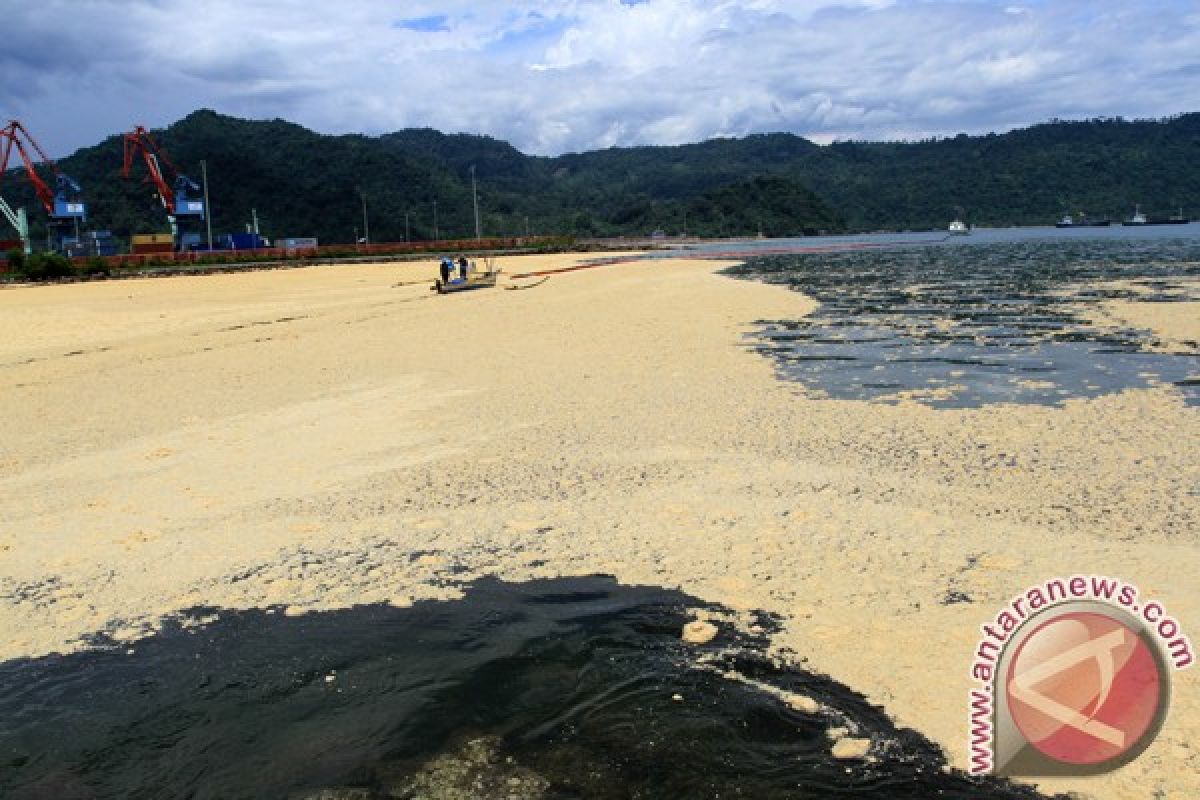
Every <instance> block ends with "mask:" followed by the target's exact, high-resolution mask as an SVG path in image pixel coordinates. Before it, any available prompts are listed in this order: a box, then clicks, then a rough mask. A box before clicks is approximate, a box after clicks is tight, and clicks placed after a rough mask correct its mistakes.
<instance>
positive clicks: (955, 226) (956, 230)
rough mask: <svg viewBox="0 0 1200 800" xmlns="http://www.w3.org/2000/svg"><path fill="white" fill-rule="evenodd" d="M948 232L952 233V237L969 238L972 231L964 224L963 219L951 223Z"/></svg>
mask: <svg viewBox="0 0 1200 800" xmlns="http://www.w3.org/2000/svg"><path fill="white" fill-rule="evenodd" d="M947 230H948V231H949V232H950V235H951V236H969V235H970V234H971V229H970V228H968V227H967V223H965V222H963V221H962V220H961V219H956V220H954V221H953V222H951V223H950V227H949V228H947Z"/></svg>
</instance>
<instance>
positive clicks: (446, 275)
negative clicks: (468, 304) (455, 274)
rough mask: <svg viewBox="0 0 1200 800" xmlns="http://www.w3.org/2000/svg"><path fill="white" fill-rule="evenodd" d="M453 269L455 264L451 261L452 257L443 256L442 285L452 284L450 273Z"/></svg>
mask: <svg viewBox="0 0 1200 800" xmlns="http://www.w3.org/2000/svg"><path fill="white" fill-rule="evenodd" d="M453 269H454V262H453V261H452V260H450V257H449V256H442V264H441V272H442V283H443V284H446V283H449V282H450V271H451V270H453Z"/></svg>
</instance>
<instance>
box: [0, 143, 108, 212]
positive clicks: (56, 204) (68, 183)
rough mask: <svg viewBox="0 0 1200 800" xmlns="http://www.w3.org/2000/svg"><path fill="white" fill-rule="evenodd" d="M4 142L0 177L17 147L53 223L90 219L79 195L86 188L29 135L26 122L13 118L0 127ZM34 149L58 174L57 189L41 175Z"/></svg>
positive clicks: (55, 183)
mask: <svg viewBox="0 0 1200 800" xmlns="http://www.w3.org/2000/svg"><path fill="white" fill-rule="evenodd" d="M0 142H3V149H2V150H0V176H3V175H4V173H5V172H6V171H7V170H8V161H9V159H10V158H11V157H12V152H13V150H16V151H17V155H18V156H20V157H21V163H22V164H23V165H24V167H25V174H26V175H28V176H29V182H30V183H32V184H33V191H34V192H35V193H36V194H37V198H38V200H39V201H41V204H42V206H43V207H44V208H45V209H46V214H47V215H48V216H49V217H50V220H51V222H55V223H62V222H67V221H72V220H82V219H86V218H87V207H86V206H85V205H84V203H83V201H82V200H81V199H80V198H79V194H80V192H81V191H82V190H81V189H80V188H79V184H78V183H76V182H75V180H74V179H73V178H71V177H70V176H68V175H67V174H66V173H64V172H63V171H62V170H60V169H59V168H58V165H57V164H55V163H54V161H53V160H51V158H50V157H49V156H47V155H46V153H45V151H44V150H42V148H41V146H40V145H39V144H38V143H37V140H36V139H34V138H33V137H32V136H30V135H29V131H27V130H25V126H24V125H22V124H21V123H20V122H18V121H17V120H15V119H14V120H10V121H9V123H8V124H7V125H5V126H4V127H3V128H0ZM30 151H32V152H33V153H34V154H36V155H37V156H38V158H40V159H41V161H42V163H43V164H45V165H46V166H47V167H49V168H50V171H51V172H52V173H54V190H53V191H51V189H50V187H49V186H47V185H46V182H45V181H44V180H42V177H41V176H40V175H38V173H37V169H36V168H35V163H34V160H33V157H32V156H31V155H30Z"/></svg>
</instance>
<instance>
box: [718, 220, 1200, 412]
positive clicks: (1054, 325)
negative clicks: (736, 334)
mask: <svg viewBox="0 0 1200 800" xmlns="http://www.w3.org/2000/svg"><path fill="white" fill-rule="evenodd" d="M731 272H732V273H733V274H737V275H744V276H748V277H754V278H758V279H761V280H765V281H769V282H772V283H785V284H787V285H789V286H792V287H794V288H796V289H798V290H799V291H802V292H804V293H806V294H809V295H811V296H813V297H815V298H816V299H817V300H819V301H820V302H821V307H820V309H819V310H817V312H816V313H814V314H813V315H812V316H811V317H809V318H806V319H799V320H774V321H768V322H765V323H764V324H765V325H766V328H765V330H764V331H763V332H762V334H761V341H762V344H761V345H759V346H758V348H757V349H758V350H760V351H761V352H763V353H766V354H769V355H771V356H773V357H774V358H776V359H777V360H778V362H779V363H780V365H781V371H782V373H783V375H784V376H785V377H788V378H791V379H795V380H799V381H801V382H803V383H804V384H805V385H806V386H808V387H809V388H811V389H813V390H817V391H819V392H823V393H826V394H828V395H829V396H832V397H836V398H843V399H863V400H876V401H896V400H900V399H904V398H910V399H913V400H917V401H920V402H925V403H928V404H930V405H933V406H936V407H977V406H981V405H985V404H988V403H997V402H1010V403H1040V404H1054V403H1060V402H1062V401H1063V400H1066V399H1068V398H1075V397H1096V396H1099V395H1102V394H1107V393H1110V392H1116V391H1121V390H1123V389H1126V388H1131V387H1144V386H1149V385H1153V384H1157V383H1166V384H1174V385H1176V386H1178V387H1179V389H1180V391H1181V392H1183V394H1184V397H1185V399H1186V400H1187V402H1188V403H1189V404H1195V403H1196V402H1197V401H1198V400H1200V387H1198V386H1197V383H1198V381H1197V379H1196V378H1197V375H1198V374H1200V359H1198V353H1200V349H1198V348H1197V346H1196V343H1191V345H1192V346H1190V347H1184V348H1182V349H1181V351H1180V352H1173V353H1156V352H1149V351H1147V350H1146V349H1145V346H1146V345H1147V344H1148V343H1149V342H1150V341H1151V339H1152V337H1151V335H1150V334H1149V333H1148V332H1147V331H1141V330H1133V329H1116V328H1102V327H1097V326H1094V325H1091V324H1089V323H1088V322H1087V320H1086V319H1084V316H1083V315H1081V314H1080V313H1079V309H1080V308H1081V307H1086V306H1087V305H1088V304H1091V303H1097V302H1099V301H1101V300H1105V299H1121V298H1129V297H1133V296H1136V297H1137V298H1138V299H1139V300H1140V301H1143V302H1160V303H1170V302H1179V301H1184V300H1200V296H1198V295H1197V292H1196V289H1195V284H1194V283H1189V282H1181V281H1180V279H1181V278H1195V277H1197V276H1200V239H1196V238H1190V239H1188V238H1184V239H1174V240H1172V239H1163V238H1157V239H1145V240H1138V239H1109V240H1066V241H1063V240H1049V241H1047V240H1040V241H1039V240H1028V241H1006V242H983V243H966V242H962V241H957V242H955V241H951V242H944V243H938V244H932V245H918V246H894V247H887V248H877V249H870V250H851V251H846V252H836V253H821V254H808V255H786V256H770V257H763V258H755V259H751V260H750V261H748V262H746V263H745V264H744V265H742V266H740V267H736V268H734V269H733V270H731ZM1100 281H1131V282H1133V283H1134V285H1135V286H1136V287H1137V289H1138V290H1139V291H1137V292H1136V293H1135V292H1133V291H1127V290H1111V291H1104V290H1095V289H1091V288H1089V284H1095V283H1096V282H1100Z"/></svg>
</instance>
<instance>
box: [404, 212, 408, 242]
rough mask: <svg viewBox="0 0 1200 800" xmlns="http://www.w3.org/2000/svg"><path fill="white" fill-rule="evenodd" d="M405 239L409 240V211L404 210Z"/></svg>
mask: <svg viewBox="0 0 1200 800" xmlns="http://www.w3.org/2000/svg"><path fill="white" fill-rule="evenodd" d="M404 241H406V242H407V241H408V212H407V211H405V212H404Z"/></svg>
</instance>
